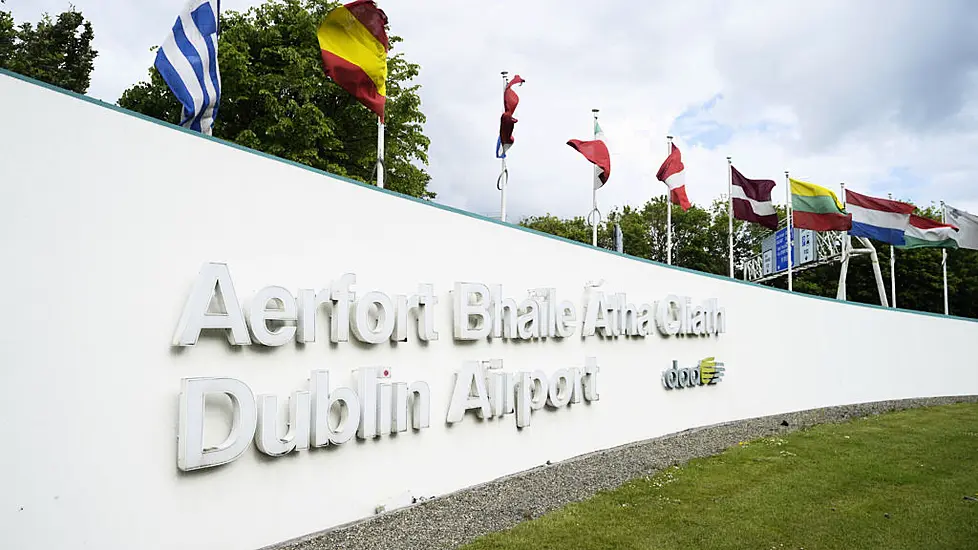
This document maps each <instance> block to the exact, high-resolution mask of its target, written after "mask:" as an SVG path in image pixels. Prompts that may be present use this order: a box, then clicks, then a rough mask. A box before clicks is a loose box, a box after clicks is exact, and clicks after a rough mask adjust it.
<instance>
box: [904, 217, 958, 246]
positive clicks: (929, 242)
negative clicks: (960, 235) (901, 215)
mask: <svg viewBox="0 0 978 550" xmlns="http://www.w3.org/2000/svg"><path fill="white" fill-rule="evenodd" d="M957 230H958V228H957V227H954V226H953V225H951V224H947V223H941V222H936V221H934V220H932V219H930V218H924V217H921V216H918V215H916V214H910V227H909V228H907V230H906V231H905V232H904V233H903V240H904V244H903V246H901V247H900V248H957V247H958V241H956V240H954V232H955V231H957Z"/></svg>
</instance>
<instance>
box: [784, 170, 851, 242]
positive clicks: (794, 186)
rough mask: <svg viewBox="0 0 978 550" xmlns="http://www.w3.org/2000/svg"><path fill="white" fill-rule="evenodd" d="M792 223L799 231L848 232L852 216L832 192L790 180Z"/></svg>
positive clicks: (817, 186) (811, 184)
mask: <svg viewBox="0 0 978 550" xmlns="http://www.w3.org/2000/svg"><path fill="white" fill-rule="evenodd" d="M789 181H790V182H791V209H792V211H793V212H792V213H793V215H792V218H791V219H792V223H793V224H794V226H795V227H797V228H799V229H812V230H814V231H849V230H850V229H852V214H847V213H846V209H845V207H843V206H842V203H841V202H840V201H839V197H837V196H835V193H833V192H832V191H830V190H828V189H826V188H824V187H822V186H819V185H815V184H813V183H807V182H804V181H798V180H796V179H790V180H789Z"/></svg>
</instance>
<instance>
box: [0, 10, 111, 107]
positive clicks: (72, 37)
mask: <svg viewBox="0 0 978 550" xmlns="http://www.w3.org/2000/svg"><path fill="white" fill-rule="evenodd" d="M94 37H95V33H94V32H93V31H92V24H91V23H90V22H89V21H87V20H86V19H85V17H84V16H83V15H82V14H81V12H80V11H77V10H76V9H75V8H74V7H72V8H70V9H69V10H68V11H66V12H64V13H61V14H60V15H58V17H57V19H52V18H51V16H50V15H48V14H44V15H43V16H41V20H40V21H39V22H38V23H37V25H36V26H35V25H32V24H31V23H21V24H20V26H17V25H15V24H14V18H13V16H12V15H11V14H10V13H9V12H5V11H0V68H4V69H8V70H11V71H13V72H15V73H20V74H22V75H24V76H29V77H31V78H36V79H37V80H40V81H42V82H47V83H48V84H53V85H55V86H59V87H61V88H65V89H67V90H71V91H73V92H78V93H80V94H83V93H85V92H86V91H88V86H89V85H90V84H91V75H92V70H93V69H94V68H95V57H96V56H97V55H98V52H97V51H95V50H94V49H93V48H92V39H93V38H94Z"/></svg>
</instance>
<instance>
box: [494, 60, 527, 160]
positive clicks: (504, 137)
mask: <svg viewBox="0 0 978 550" xmlns="http://www.w3.org/2000/svg"><path fill="white" fill-rule="evenodd" d="M524 82H526V81H525V80H523V79H522V78H520V75H516V76H514V77H513V80H511V81H510V82H509V84H507V85H506V89H505V90H504V91H503V116H502V117H501V118H500V119H499V138H498V139H497V140H496V158H499V159H504V158H506V151H509V148H510V147H512V146H513V142H514V141H515V140H514V139H513V128H514V127H515V126H516V119H515V118H514V117H513V115H514V114H515V113H516V106H517V105H519V103H520V96H518V95H516V91H515V90H513V86H515V85H517V84H519V85H522V84H523V83H524Z"/></svg>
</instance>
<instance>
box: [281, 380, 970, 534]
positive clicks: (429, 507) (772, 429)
mask: <svg viewBox="0 0 978 550" xmlns="http://www.w3.org/2000/svg"><path fill="white" fill-rule="evenodd" d="M962 402H967V403H975V402H978V396H964V397H937V398H928V399H904V400H899V401H880V402H876V403H863V404H860V405H846V406H841V407H830V408H826V409H813V410H808V411H800V412H794V413H788V414H780V415H773V416H765V417H761V418H752V419H749V420H739V421H736V422H729V423H726V424H719V425H716V426H708V427H704V428H695V429H692V430H686V431H684V432H679V433H676V434H671V435H667V436H664V437H659V438H656V439H650V440H646V441H641V442H637V443H631V444H628V445H623V446H621V447H615V448H613V449H608V450H605V451H598V452H594V453H590V454H586V455H582V456H578V457H575V458H571V459H569V460H565V461H563V462H558V463H554V464H551V465H547V466H541V467H538V468H534V469H532V470H527V471H524V472H520V473H518V474H514V475H511V476H508V477H504V478H500V479H497V480H494V481H490V482H488V483H485V484H482V485H477V486H475V487H470V488H468V489H463V490H461V491H457V492H455V493H451V494H448V495H445V496H442V497H439V498H435V499H432V500H428V501H425V502H422V503H420V504H415V505H413V506H409V507H407V508H401V509H399V510H394V511H391V512H388V513H384V514H381V515H378V516H374V517H372V518H369V519H366V520H362V521H359V522H356V523H352V524H348V525H344V526H341V527H337V528H334V529H331V530H328V531H324V532H321V533H316V534H314V535H309V536H306V537H302V538H300V539H295V540H292V541H289V542H286V543H283V544H279V545H275V546H270V547H268V548H267V550H272V549H274V550H326V549H329V550H334V549H354V548H356V549H375V548H376V549H384V550H386V549H389V548H397V549H400V550H407V549H415V548H417V549H424V550H434V549H450V548H458V547H459V546H461V545H463V544H465V543H468V542H471V541H472V540H473V539H475V538H476V537H479V536H481V535H485V534H487V533H491V532H494V531H502V530H504V529H509V528H511V527H514V526H515V525H516V524H518V523H520V522H522V521H526V520H529V519H532V518H536V517H539V516H541V515H543V514H545V513H547V512H551V511H553V510H556V509H558V508H561V507H563V506H565V505H566V504H569V503H571V502H576V501H580V500H584V499H586V498H588V497H591V496H593V495H594V494H595V493H597V492H598V491H603V490H607V489H614V488H615V487H618V486H620V485H621V484H623V483H625V482H626V481H629V480H631V479H635V478H638V477H643V476H647V475H650V474H654V473H656V472H658V471H659V470H662V469H664V468H668V467H670V466H674V465H676V464H682V463H685V462H686V461H688V460H690V459H692V458H697V457H704V456H711V455H715V454H718V453H721V452H723V451H724V450H725V449H727V448H729V447H732V446H734V445H736V444H737V443H738V442H741V441H749V440H753V439H758V438H761V437H768V436H771V435H775V434H784V433H788V432H792V431H795V430H798V429H801V428H807V427H809V426H813V425H815V424H825V423H835V422H845V421H847V420H849V419H851V418H858V417H862V416H869V415H874V414H879V413H883V412H888V411H895V410H901V409H910V408H915V407H924V406H932V405H944V404H949V403H962Z"/></svg>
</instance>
